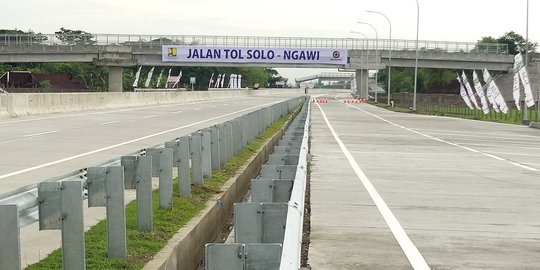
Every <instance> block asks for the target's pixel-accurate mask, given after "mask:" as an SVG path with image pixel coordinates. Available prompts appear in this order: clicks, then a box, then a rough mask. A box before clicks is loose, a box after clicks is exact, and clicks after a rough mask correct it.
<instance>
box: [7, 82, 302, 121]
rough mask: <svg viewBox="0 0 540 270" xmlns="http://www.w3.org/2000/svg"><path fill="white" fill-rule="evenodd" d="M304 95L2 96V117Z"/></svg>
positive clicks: (261, 92)
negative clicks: (260, 96) (248, 97)
mask: <svg viewBox="0 0 540 270" xmlns="http://www.w3.org/2000/svg"><path fill="white" fill-rule="evenodd" d="M284 91H287V93H291V92H294V93H296V92H297V93H299V94H300V93H303V90H300V89H294V90H239V91H187V92H137V93H135V92H118V93H111V92H99V93H17V94H0V117H4V118H5V117H19V116H27V115H38V114H48V113H64V112H76V111H86V110H103V109H114V108H125V107H132V106H142V105H154V104H167V103H182V102H190V101H202V100H214V99H225V98H234V97H243V96H254V95H257V96H258V95H272V94H279V93H283V92H284Z"/></svg>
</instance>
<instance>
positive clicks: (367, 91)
mask: <svg viewBox="0 0 540 270" xmlns="http://www.w3.org/2000/svg"><path fill="white" fill-rule="evenodd" d="M351 33H353V34H358V35H361V36H363V37H364V39H365V40H366V72H367V78H368V79H369V68H368V65H369V54H368V51H367V49H369V41H368V38H367V36H366V35H364V33H362V32H358V31H351ZM363 47H364V46H363V45H362V49H363ZM362 74H364V70H363V69H360V77H362V80H363V79H364V77H363V75H362ZM368 88H369V85H368V80H366V93H367V96H366V100H368V98H369V90H368ZM360 97H362V92H361V91H360ZM362 98H363V97H362Z"/></svg>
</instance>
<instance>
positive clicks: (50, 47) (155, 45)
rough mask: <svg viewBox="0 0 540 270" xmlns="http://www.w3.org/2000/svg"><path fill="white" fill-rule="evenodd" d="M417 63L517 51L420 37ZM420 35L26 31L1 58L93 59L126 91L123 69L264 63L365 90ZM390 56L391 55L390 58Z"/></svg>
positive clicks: (499, 65) (502, 57) (408, 52)
mask: <svg viewBox="0 0 540 270" xmlns="http://www.w3.org/2000/svg"><path fill="white" fill-rule="evenodd" d="M418 42H419V43H418V47H419V54H418V66H419V67H424V68H449V69H483V68H487V69H488V70H495V71H508V70H510V69H511V68H512V65H513V56H511V55H508V45H506V44H479V43H474V42H448V41H418ZM177 45H180V46H197V47H201V46H202V47H234V48H244V47H252V48H260V49H265V48H298V49H306V50H309V49H343V50H347V59H346V62H344V63H343V64H341V63H340V64H335V63H330V64H329V63H313V64H299V63H282V62H271V61H269V62H257V63H255V62H253V63H246V62H242V63H241V62H227V63H223V62H216V61H211V60H209V61H206V62H187V61H175V62H164V61H163V57H162V56H163V55H162V54H163V48H164V46H165V47H166V46H177ZM415 48H416V41H415V40H398V39H392V40H384V39H379V40H366V39H353V38H310V37H259V36H202V35H173V36H166V35H120V34H92V35H88V34H83V35H57V34H32V35H29V34H25V35H20V34H17V35H7V34H5V35H0V63H10V62H16V63H23V62H90V63H95V64H97V65H102V66H107V67H108V68H109V91H122V68H123V67H129V66H136V65H149V66H246V65H249V66H261V67H268V66H272V67H299V68H301V67H310V68H313V67H315V68H319V67H320V68H328V67H335V68H341V69H346V70H351V71H356V79H357V85H358V86H359V87H360V92H361V93H365V95H366V96H367V91H364V90H363V88H362V87H363V86H364V85H365V81H366V80H367V79H368V78H367V75H368V72H363V70H378V69H384V68H386V67H387V66H388V65H391V66H392V67H414V66H415V58H416V52H415ZM390 56H391V57H390ZM390 59H391V60H390Z"/></svg>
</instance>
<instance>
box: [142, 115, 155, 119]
mask: <svg viewBox="0 0 540 270" xmlns="http://www.w3.org/2000/svg"><path fill="white" fill-rule="evenodd" d="M154 117H157V114H153V115H147V116H143V117H142V119H148V118H154Z"/></svg>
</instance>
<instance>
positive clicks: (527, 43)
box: [522, 0, 529, 124]
mask: <svg viewBox="0 0 540 270" xmlns="http://www.w3.org/2000/svg"><path fill="white" fill-rule="evenodd" d="M525 17H526V24H525V62H524V63H525V69H527V68H528V64H529V0H527V15H526V16H525ZM524 96H525V95H524ZM528 121H529V114H528V108H527V104H525V99H523V121H522V123H523V124H528V123H527V122H528ZM524 122H525V123H524Z"/></svg>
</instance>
